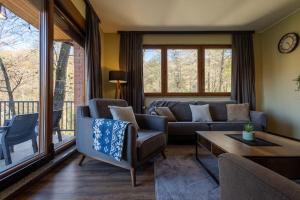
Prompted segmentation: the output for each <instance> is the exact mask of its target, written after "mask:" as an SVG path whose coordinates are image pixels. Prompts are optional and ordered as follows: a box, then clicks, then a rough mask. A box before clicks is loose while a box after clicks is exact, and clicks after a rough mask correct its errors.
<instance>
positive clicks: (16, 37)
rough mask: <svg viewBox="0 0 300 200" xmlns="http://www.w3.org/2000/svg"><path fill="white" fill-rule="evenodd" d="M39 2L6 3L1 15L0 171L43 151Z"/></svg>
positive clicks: (31, 0)
mask: <svg viewBox="0 0 300 200" xmlns="http://www.w3.org/2000/svg"><path fill="white" fill-rule="evenodd" d="M38 2H39V1H34V0H28V1H27V0H24V1H22V4H21V5H19V4H20V3H16V2H15V1H6V3H5V4H4V5H2V6H3V7H2V9H1V11H2V12H1V15H0V30H1V31H0V123H1V124H0V126H1V129H0V140H1V141H2V142H1V143H0V148H2V149H5V151H2V152H0V172H3V171H4V170H6V169H8V168H10V167H13V166H15V165H17V164H19V163H22V162H24V161H26V160H28V159H30V158H32V157H33V156H35V155H37V154H38V153H40V152H42V151H43V149H44V148H43V146H39V141H42V140H41V137H43V135H42V134H40V133H39V128H38V127H39V126H38V115H39V114H38V113H39V102H40V99H39V96H40V87H39V86H40V64H39V59H40V50H39V43H40V41H39V39H40V38H39V34H40V32H39V14H40V11H39V9H38V6H39V5H38Z"/></svg>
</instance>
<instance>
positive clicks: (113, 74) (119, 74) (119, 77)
mask: <svg viewBox="0 0 300 200" xmlns="http://www.w3.org/2000/svg"><path fill="white" fill-rule="evenodd" d="M118 81H119V82H120V83H126V82H127V72H124V71H110V72H109V82H111V83H117V82H118Z"/></svg>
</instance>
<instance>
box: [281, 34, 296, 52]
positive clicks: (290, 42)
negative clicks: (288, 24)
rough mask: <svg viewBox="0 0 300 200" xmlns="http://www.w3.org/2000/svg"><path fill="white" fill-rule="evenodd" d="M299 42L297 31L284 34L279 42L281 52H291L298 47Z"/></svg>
mask: <svg viewBox="0 0 300 200" xmlns="http://www.w3.org/2000/svg"><path fill="white" fill-rule="evenodd" d="M298 43H299V35H298V34H297V33H288V34H285V35H284V36H282V38H281V39H280V41H279V43H278V50H279V52H280V53H290V52H292V51H294V50H295V49H296V47H297V46H298Z"/></svg>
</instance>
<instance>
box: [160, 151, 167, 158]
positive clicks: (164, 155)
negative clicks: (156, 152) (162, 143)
mask: <svg viewBox="0 0 300 200" xmlns="http://www.w3.org/2000/svg"><path fill="white" fill-rule="evenodd" d="M161 155H162V157H163V158H164V159H167V156H166V154H165V150H162V151H161Z"/></svg>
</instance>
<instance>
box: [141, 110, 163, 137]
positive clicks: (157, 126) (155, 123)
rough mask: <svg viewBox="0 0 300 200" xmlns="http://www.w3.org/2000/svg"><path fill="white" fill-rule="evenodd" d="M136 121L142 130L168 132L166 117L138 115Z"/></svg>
mask: <svg viewBox="0 0 300 200" xmlns="http://www.w3.org/2000/svg"><path fill="white" fill-rule="evenodd" d="M135 117H136V121H137V123H138V125H139V127H140V128H141V129H148V130H157V131H162V132H164V133H167V132H168V121H167V118H166V117H163V116H156V115H145V114H136V115H135Z"/></svg>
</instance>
